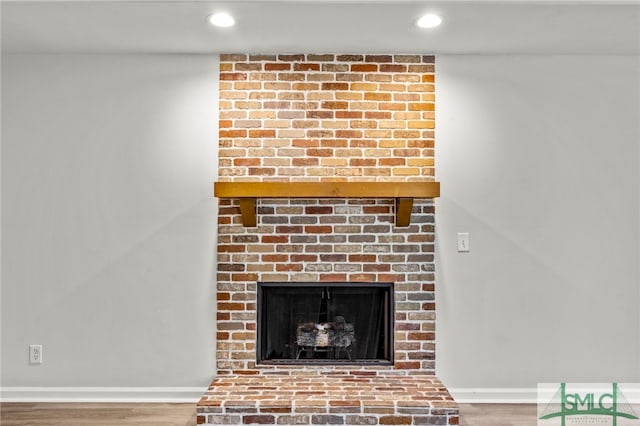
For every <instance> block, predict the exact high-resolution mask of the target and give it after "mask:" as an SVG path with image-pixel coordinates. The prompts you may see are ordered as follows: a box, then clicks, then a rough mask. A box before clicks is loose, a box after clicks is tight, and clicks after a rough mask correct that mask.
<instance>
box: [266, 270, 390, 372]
mask: <svg viewBox="0 0 640 426" xmlns="http://www.w3.org/2000/svg"><path fill="white" fill-rule="evenodd" d="M347 286H348V287H361V288H362V287H377V288H382V289H385V290H387V292H388V295H389V297H388V300H387V303H388V310H386V313H387V315H388V321H387V324H386V325H385V327H386V330H385V341H384V345H385V352H386V353H387V354H388V357H387V359H366V360H363V359H357V360H340V361H337V360H331V359H304V360H298V359H262V341H263V338H262V337H263V335H262V334H263V332H264V330H263V329H262V328H263V324H264V323H265V322H266V321H265V315H266V313H265V312H263V304H264V300H263V298H264V294H263V289H265V288H269V287H290V288H300V287H309V288H311V287H342V288H344V287H347ZM394 335H395V289H394V283H392V282H345V281H342V282H340V281H331V282H287V281H285V282H260V281H259V282H257V304H256V365H268V366H273V365H334V366H339V365H379V366H388V365H393V364H394V357H395V344H394Z"/></svg>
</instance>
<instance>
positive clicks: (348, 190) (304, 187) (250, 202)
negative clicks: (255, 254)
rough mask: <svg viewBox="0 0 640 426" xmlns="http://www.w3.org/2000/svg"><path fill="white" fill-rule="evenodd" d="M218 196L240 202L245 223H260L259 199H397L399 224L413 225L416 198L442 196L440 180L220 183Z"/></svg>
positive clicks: (254, 224)
mask: <svg viewBox="0 0 640 426" xmlns="http://www.w3.org/2000/svg"><path fill="white" fill-rule="evenodd" d="M214 195H215V196H216V197H219V198H237V199H239V201H240V214H241V216H242V224H243V225H244V226H246V227H255V226H257V223H258V220H257V202H256V201H257V199H258V198H309V199H312V198H393V199H395V210H396V221H395V224H396V226H398V227H406V226H409V225H410V224H411V211H412V210H413V199H414V198H435V197H439V196H440V183H439V182H216V183H214Z"/></svg>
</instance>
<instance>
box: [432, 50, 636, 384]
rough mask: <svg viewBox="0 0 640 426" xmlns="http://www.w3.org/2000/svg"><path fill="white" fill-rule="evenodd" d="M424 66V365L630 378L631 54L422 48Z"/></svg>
mask: <svg viewBox="0 0 640 426" xmlns="http://www.w3.org/2000/svg"><path fill="white" fill-rule="evenodd" d="M436 80H437V81H436V91H437V94H436V95H437V117H436V119H437V121H436V122H437V129H436V130H437V133H436V145H437V146H436V165H437V167H436V169H437V178H438V180H440V181H441V184H442V187H441V191H442V197H441V198H439V199H438V200H437V202H436V209H437V213H436V218H437V220H436V225H437V241H438V245H437V265H436V271H437V289H436V290H437V291H436V295H437V296H436V297H437V309H438V322H437V373H438V375H439V376H440V377H441V378H442V379H443V381H444V382H445V384H446V385H448V386H451V387H455V388H491V387H525V388H535V386H536V383H537V382H558V381H569V382H571V381H574V382H598V381H604V382H608V381H614V380H615V381H621V382H633V381H635V382H638V381H640V323H639V315H640V309H639V306H640V303H639V302H640V293H639V286H640V280H639V273H638V263H639V262H638V260H639V249H638V244H639V240H640V236H639V217H640V212H639V205H638V201H639V186H640V185H639V184H640V180H639V174H638V166H639V162H638V159H639V144H640V124H639V117H640V65H639V58H638V57H552V56H549V57H545V56H540V57H492V56H485V57H473V56H438V57H437V63H436ZM461 231H465V232H469V233H470V240H471V241H470V247H471V252H470V253H457V252H456V246H455V241H456V233H457V232H461Z"/></svg>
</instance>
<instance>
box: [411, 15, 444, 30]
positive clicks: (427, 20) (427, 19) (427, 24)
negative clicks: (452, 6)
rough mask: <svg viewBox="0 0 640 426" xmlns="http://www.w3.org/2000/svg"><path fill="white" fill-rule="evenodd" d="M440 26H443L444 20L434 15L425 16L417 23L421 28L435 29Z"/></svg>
mask: <svg viewBox="0 0 640 426" xmlns="http://www.w3.org/2000/svg"><path fill="white" fill-rule="evenodd" d="M440 24H442V18H441V17H440V16H438V15H435V14H433V13H429V14H428V15H424V16H422V17H420V19H418V20H417V21H416V25H417V26H419V27H420V28H435V27H437V26H438V25H440Z"/></svg>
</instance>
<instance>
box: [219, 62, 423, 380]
mask: <svg viewBox="0 0 640 426" xmlns="http://www.w3.org/2000/svg"><path fill="white" fill-rule="evenodd" d="M434 101H435V99H434V58H433V57H432V56H421V55H244V54H240V55H222V56H221V64H220V139H219V141H220V149H219V155H220V156H219V174H220V180H221V181H250V180H254V181H259V180H263V181H267V180H282V181H294V180H295V181H318V180H345V181H365V180H370V181H372V180H377V181H409V180H433V175H434V151H433V149H434V120H433V118H434V109H435V107H434V105H435V104H434ZM237 203H238V202H237V200H220V208H219V218H218V222H219V226H218V242H219V245H218V276H217V286H218V293H217V294H218V304H217V318H218V322H217V324H218V335H217V367H218V372H219V374H229V373H231V372H234V371H235V372H238V371H248V372H253V373H259V372H264V371H266V370H268V369H267V368H265V367H260V368H257V367H256V365H255V338H256V336H255V330H256V323H255V321H256V306H255V303H256V282H257V281H293V282H296V281H346V282H365V281H392V282H394V283H395V291H396V292H395V299H396V306H395V312H396V318H395V319H396V322H395V351H394V357H395V366H394V367H391V368H395V369H401V370H406V371H413V372H418V371H419V372H424V373H433V372H434V367H435V365H434V363H435V360H434V358H435V357H434V355H435V334H434V333H435V305H434V286H435V283H434V274H433V266H434V264H433V251H434V246H433V244H434V225H433V223H434V206H433V202H432V201H430V200H416V202H415V204H414V210H413V215H412V224H411V226H409V227H404V228H403V227H400V228H399V227H395V226H394V220H393V200H375V199H369V200H361V199H359V200H353V199H351V200H347V199H331V200H288V199H283V200H267V199H263V200H260V201H259V214H258V226H257V227H255V228H245V227H243V226H242V224H241V221H240V210H239V207H238V204H237ZM269 368H273V367H269ZM278 368H284V367H278Z"/></svg>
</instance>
